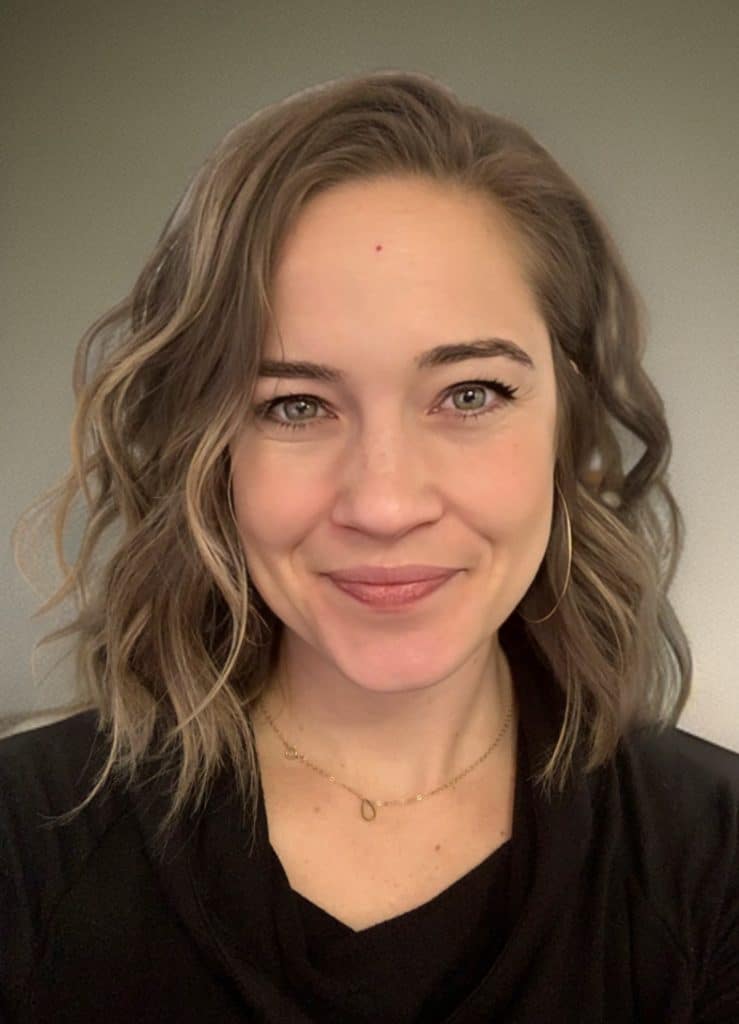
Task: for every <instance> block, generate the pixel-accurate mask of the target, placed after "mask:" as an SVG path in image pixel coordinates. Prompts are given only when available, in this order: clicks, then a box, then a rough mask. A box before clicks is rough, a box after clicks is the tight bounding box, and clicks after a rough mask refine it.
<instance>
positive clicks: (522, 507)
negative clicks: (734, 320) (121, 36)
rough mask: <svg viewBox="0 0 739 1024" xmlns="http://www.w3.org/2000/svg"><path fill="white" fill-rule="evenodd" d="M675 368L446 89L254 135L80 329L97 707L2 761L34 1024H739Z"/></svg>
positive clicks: (283, 114) (236, 134) (519, 142)
mask: <svg viewBox="0 0 739 1024" xmlns="http://www.w3.org/2000/svg"><path fill="white" fill-rule="evenodd" d="M642 352H643V335H642V328H641V320H640V310H639V306H638V300H637V297H636V294H635V290H634V288H633V286H632V285H631V284H630V282H629V279H628V276H627V273H626V271H625V270H624V267H623V265H622V263H621V261H620V259H619V256H618V253H617V251H616V248H615V246H614V243H613V241H612V240H611V239H610V237H609V235H608V233H607V230H606V228H605V226H604V225H603V223H602V222H601V220H600V219H599V218H598V216H597V215H596V213H595V212H594V211H593V209H592V207H591V205H590V204H589V202H588V200H587V199H586V197H585V196H584V195H583V193H582V192H581V191H580V190H579V189H578V188H577V187H576V186H575V184H574V183H573V182H572V181H571V180H570V179H569V178H568V177H567V175H566V174H565V173H564V171H563V170H562V169H561V168H560V167H559V166H558V164H557V163H556V162H555V161H554V160H553V158H552V157H551V156H550V155H549V153H548V152H547V151H546V150H545V149H543V148H542V147H541V146H540V145H538V144H537V143H536V142H535V141H534V140H533V139H532V138H531V136H530V135H529V134H528V133H527V132H526V131H524V130H523V129H522V128H520V127H518V126H517V125H515V124H513V123H511V122H510V121H507V120H505V119H503V118H500V117H495V116H492V115H490V114H488V113H486V112H483V111H481V110H479V109H475V108H472V107H469V106H466V105H464V104H462V103H461V102H460V101H459V100H458V99H457V98H456V97H455V96H453V95H452V94H451V93H450V92H449V91H448V90H447V89H446V88H444V87H443V86H441V85H440V84H439V83H437V82H435V81H434V80H432V79H429V78H427V77H425V76H422V75H417V74H404V73H396V72H393V73H377V74H370V75H366V76H362V77H359V78H355V79H346V80H339V81H335V82H332V83H329V84H328V85H325V86H322V87H320V88H315V89H311V90H308V91H307V92H304V93H301V94H299V95H297V96H294V97H291V98H289V99H288V100H287V101H285V102H282V103H279V104H277V105H275V106H272V107H269V108H267V109H266V110H263V111H261V112H260V113H258V114H257V115H256V116H254V117H253V118H251V119H250V120H249V121H247V122H246V123H245V124H243V125H241V126H240V127H238V128H236V129H235V130H234V131H233V132H231V133H230V134H229V135H228V136H227V137H226V139H225V140H224V141H223V143H222V144H221V145H220V146H219V147H218V148H217V149H216V150H215V152H214V153H213V154H212V156H211V157H210V158H209V159H208V160H207V162H206V163H205V165H204V167H203V168H202V170H201V171H200V172H199V174H198V175H197V176H196V178H195V179H194V181H193V182H192V184H191V186H190V187H189V189H188V190H187V192H186V194H185V196H184V198H183V199H182V201H181V202H180V203H179V205H178V206H177V208H176V209H175V211H174V213H173V214H172V216H171V217H170V219H169V221H168V222H167V224H166V227H165V229H164V232H163V234H162V237H161V240H160V242H159V244H158V245H157V247H156V250H155V252H154V253H153V254H152V256H151V259H150V260H149V262H148V264H147V265H146V267H145V268H144V270H143V272H142V273H141V275H140V276H139V278H138V280H137V282H136V283H135V285H134V288H133V290H132V292H131V294H130V295H129V296H128V297H127V298H126V299H125V300H123V301H122V302H121V303H120V304H119V305H118V306H116V307H115V308H114V309H113V310H111V311H110V312H109V313H108V314H107V315H106V316H104V317H103V318H102V319H101V320H100V321H98V322H97V323H96V324H94V325H93V326H92V328H91V329H90V331H89V332H88V334H87V335H86V336H85V338H83V340H82V342H81V344H80V349H79V354H78V359H77V363H76V367H75V387H76V393H77V396H78V406H77V413H76V417H75V422H74V429H73V439H74V443H73V456H74V467H73V469H72V471H71V472H70V475H69V477H68V479H67V480H65V481H64V482H63V484H62V485H61V486H60V488H59V489H58V490H57V491H56V492H53V493H52V494H51V496H50V498H49V500H48V501H47V502H46V504H44V505H42V506H41V510H42V511H43V512H46V511H47V510H54V509H55V510H56V516H57V518H56V531H57V537H58V538H61V536H62V532H63V529H64V524H65V521H66V518H67V516H68V513H69V511H70V507H71V503H72V501H73V499H74V497H75V495H76V494H77V493H78V491H79V490H80V489H81V490H82V491H83V493H84V495H85V499H86V502H87V519H86V530H85V533H84V536H83V539H82V543H81V547H80V551H79V556H78V558H77V559H76V561H75V563H74V564H72V565H71V566H65V570H66V573H67V575H66V579H65V582H64V584H63V586H62V587H61V589H60V591H59V592H58V594H57V598H56V602H57V603H58V602H59V601H61V600H62V599H63V598H65V597H67V596H70V595H75V596H76V598H77V600H78V602H79V615H78V616H77V617H76V619H75V621H74V622H73V623H72V624H71V625H69V626H68V627H67V628H66V629H64V630H62V631H57V633H55V634H52V636H55V637H57V636H64V635H74V636H75V638H76V640H77V651H78V669H79V673H78V674H79V678H80V680H81V683H84V685H85V686H86V687H87V690H86V696H87V699H88V700H89V704H90V708H89V709H88V710H86V711H84V712H81V713H78V714H74V715H71V716H69V717H67V718H66V719H65V720H64V721H61V722H58V723H56V724H54V725H51V726H46V727H44V728H41V729H37V730H32V731H28V732H25V733H23V734H20V735H16V736H12V737H9V738H6V739H5V740H4V741H3V744H2V746H1V748H0V749H1V750H2V757H1V759H0V760H1V765H2V775H3V803H4V809H3V811H2V828H3V831H4V833H5V845H4V853H3V858H4V861H5V866H4V872H3V886H4V891H3V893H2V905H3V907H4V910H3V917H4V928H5V937H4V940H3V941H4V949H5V955H4V961H3V974H2V995H3V1000H4V1008H5V1013H6V1015H7V1017H8V1019H9V1020H23V1021H30V1020H34V1021H35V1020H43V1021H46V1020H52V1019H53V1020H54V1021H56V1022H58V1021H67V1020H68V1021H86V1020H98V1019H105V1020H106V1021H111V1020H114V1021H115V1020H121V1021H123V1020H126V1021H130V1020H136V1021H163V1020H173V1021H174V1020H177V1021H190V1020H192V1021H203V1020H211V1019H212V1020H219V1021H221V1022H223V1021H242V1020H260V1021H277V1022H293V1021H294V1022H305V1021H342V1022H354V1021H377V1020H382V1021H428V1022H430V1021H455V1022H468V1021H488V1020H496V1021H497V1020H499V1021H516V1022H529V1021H532V1022H533V1021H536V1022H537V1024H540V1022H541V1021H566V1022H568V1024H570V1022H574V1021H587V1022H594V1021H599V1022H601V1021H602V1022H605V1021H609V1022H624V1021H635V1020H649V1021H650V1022H657V1021H665V1022H668V1021H669V1022H670V1024H680V1022H688V1021H691V1022H693V1021H702V1022H708V1021H711V1022H717V1021H725V1022H728V1021H729V1020H732V1021H733V1020H736V1019H739V943H738V941H737V921H738V915H739V893H738V891H737V875H738V874H739V873H738V872H737V858H738V855H739V839H738V835H737V830H738V824H737V823H738V820H739V812H738V809H737V804H738V801H737V790H736V785H735V784H736V779H737V775H738V774H739V771H738V763H737V762H739V757H738V756H737V755H735V754H732V753H731V752H729V751H727V750H722V749H721V748H717V747H713V746H711V745H710V744H706V743H704V742H703V741H701V740H698V739H696V738H693V737H690V736H688V735H687V734H685V733H683V732H681V731H680V730H678V729H677V728H676V725H675V723H676V721H677V719H678V717H679V714H680V712H681V710H682V708H683V707H684V705H685V702H686V700H687V697H688V693H689V681H690V653H689V648H688V644H687V641H686V639H685V636H684V633H683V631H682V629H681V627H680V625H679V623H678V621H677V619H676V617H675V615H674V612H673V610H672V608H671V605H670V603H669V600H668V598H667V589H668V587H669V583H670V581H671V579H672V576H673V572H674V569H675V564H676V561H677V558H678V554H679V550H680V545H681V537H682V521H681V518H680V513H679V510H678V508H677V506H676V504H675V501H674V499H673V497H672V495H671V493H670V490H669V487H668V486H667V483H666V481H665V474H666V465H667V461H668V457H669V451H670V437H669V432H668V429H667V426H666V423H665V418H664V412H663V407H662V404H661V402H660V399H659V397H658V395H657V393H656V391H655V389H654V387H653V385H652V384H651V382H650V381H649V379H648V377H647V375H646V373H645V371H644V369H643V366H642V364H641V356H642ZM617 430H618V431H620V433H621V439H620V440H619V439H618V435H617ZM633 440H637V441H638V442H640V443H641V446H642V447H643V451H642V453H641V454H640V456H639V457H638V458H637V459H632V460H631V462H632V464H631V465H630V466H627V465H626V463H627V462H628V461H629V456H628V450H627V449H628V444H629V442H630V441H633ZM656 499H661V503H662V504H661V507H660V506H658V504H657V501H656ZM665 512H666V517H665V515H664V513H665ZM660 513H661V514H660ZM111 528H112V529H115V530H117V533H116V534H114V536H113V537H112V538H111V541H112V543H111V544H110V546H109V547H108V548H107V549H106V554H105V555H104V556H101V555H100V554H99V552H100V550H101V545H102V544H103V541H104V539H105V538H107V537H109V529H111ZM22 539H23V535H22V534H21V535H20V536H19V546H20V544H21V543H22ZM59 550H61V544H59ZM96 555H97V560H96ZM709 756H710V760H709Z"/></svg>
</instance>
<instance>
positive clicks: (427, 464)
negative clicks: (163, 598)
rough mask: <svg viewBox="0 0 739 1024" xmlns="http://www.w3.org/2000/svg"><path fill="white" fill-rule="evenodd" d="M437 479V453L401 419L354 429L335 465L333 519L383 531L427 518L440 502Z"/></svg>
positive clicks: (398, 529)
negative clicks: (370, 427)
mask: <svg viewBox="0 0 739 1024" xmlns="http://www.w3.org/2000/svg"><path fill="white" fill-rule="evenodd" d="M435 462H436V465H435ZM442 479H443V477H442V476H441V475H440V467H439V465H438V457H437V459H436V460H435V459H434V452H433V451H432V450H431V448H430V447H429V446H427V445H424V443H423V441H422V439H421V438H419V437H417V436H416V435H415V434H414V433H413V431H412V430H411V429H409V428H408V426H407V424H404V423H403V422H398V423H397V424H396V425H394V426H392V425H391V426H389V425H388V423H387V422H385V423H384V424H382V425H379V426H378V427H377V428H376V429H374V430H373V429H369V428H368V429H365V430H363V431H362V432H359V431H358V432H357V435H356V437H355V438H354V439H352V441H351V442H350V443H349V444H348V445H347V448H346V450H345V451H344V452H343V453H342V458H341V462H340V466H339V467H338V470H337V476H336V490H335V495H334V503H333V521H334V522H335V523H336V524H337V525H340V526H344V527H352V528H354V529H358V530H362V531H363V532H366V533H373V534H384V535H393V534H400V533H404V532H406V531H407V530H409V529H412V528H413V527H415V526H418V525H420V524H423V523H428V522H433V521H434V520H436V519H438V517H439V516H440V515H441V512H442V508H443V498H442V493H441V490H440V481H441V480H442Z"/></svg>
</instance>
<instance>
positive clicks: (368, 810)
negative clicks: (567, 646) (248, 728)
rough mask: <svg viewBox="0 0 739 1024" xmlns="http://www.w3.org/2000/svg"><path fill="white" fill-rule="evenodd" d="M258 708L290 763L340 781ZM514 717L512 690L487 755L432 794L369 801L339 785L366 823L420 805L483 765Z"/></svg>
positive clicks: (342, 784) (331, 779)
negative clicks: (380, 813) (380, 811)
mask: <svg viewBox="0 0 739 1024" xmlns="http://www.w3.org/2000/svg"><path fill="white" fill-rule="evenodd" d="M256 706H257V707H258V708H259V710H260V711H261V712H262V714H263V715H264V717H265V718H266V719H267V721H268V722H269V724H270V725H271V726H272V728H273V729H274V731H275V732H276V733H277V735H278V736H279V738H280V740H281V741H282V744H283V746H284V747H285V751H284V755H285V758H286V759H287V760H288V761H302V762H303V764H304V765H306V766H307V767H308V768H312V769H313V771H315V772H318V774H319V775H323V777H324V778H326V779H328V781H329V782H337V781H338V780H337V779H336V776H335V775H330V774H329V773H328V772H327V771H324V769H323V768H319V766H318V765H317V764H313V763H312V762H311V761H309V760H308V759H307V757H306V756H305V754H301V753H299V752H298V751H297V750H296V749H295V747H294V746H293V745H292V744H291V743H288V742H287V740H286V739H285V737H284V736H283V735H282V733H281V732H280V730H279V729H278V728H277V726H276V725H275V723H274V722H273V721H272V718H271V716H270V714H269V712H268V711H267V709H266V708H265V707H264V705H263V704H262V702H261V701H258V702H257V704H256ZM512 717H513V689H512V688H511V703H510V707H509V708H508V712H507V714H506V716H505V719H504V721H503V725H502V727H501V730H500V732H499V733H498V735H497V737H496V738H495V740H494V742H493V743H492V744H491V746H489V747H488V749H487V750H486V751H485V753H484V754H483V755H482V756H481V757H478V759H477V760H476V761H475V762H473V764H471V765H470V766H469V767H468V768H465V769H464V771H462V772H460V773H459V775H455V776H454V778H453V779H451V780H450V781H449V782H445V783H444V785H443V786H438V787H437V788H436V789H432V790H431V792H430V793H416V795H415V796H409V797H407V798H406V799H405V800H369V799H368V798H367V797H366V796H362V794H361V793H358V792H357V791H356V789H352V788H351V786H347V785H346V784H345V783H343V782H338V785H339V786H341V787H342V788H343V789H345V790H347V792H349V793H351V794H352V796H355V797H356V798H357V799H358V800H359V813H360V814H361V816H362V818H363V819H364V821H374V820H375V818H376V817H377V808H378V807H391V806H392V805H397V806H401V807H404V806H406V805H407V804H414V803H420V802H421V801H422V800H426V799H428V798H429V797H432V796H435V795H436V794H437V793H441V791H442V790H444V789H448V788H449V787H450V786H453V785H454V784H455V783H456V782H459V780H460V779H462V778H464V776H465V775H468V774H469V773H470V772H471V771H472V769H473V768H477V766H478V765H479V764H482V762H483V761H484V760H485V758H486V757H488V756H489V755H490V754H491V753H492V752H493V750H495V748H496V747H497V745H498V744H499V743H500V741H501V740H502V739H503V737H504V736H505V734H506V731H507V729H508V726H509V725H510V723H511V718H512Z"/></svg>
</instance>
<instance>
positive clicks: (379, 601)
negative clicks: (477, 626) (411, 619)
mask: <svg viewBox="0 0 739 1024" xmlns="http://www.w3.org/2000/svg"><path fill="white" fill-rule="evenodd" d="M456 575H457V574H456V573H452V575H451V576H437V577H436V578H435V579H433V580H419V581H418V582H416V583H391V584H386V583H383V584H379V583H346V582H343V581H340V580H335V579H333V578H332V577H330V576H329V577H328V578H329V579H330V580H331V582H332V583H333V584H334V586H335V587H337V588H338V589H339V590H341V591H343V592H344V593H345V594H348V595H349V596H350V597H353V598H354V599H355V600H356V601H359V602H360V603H361V604H364V605H368V606H369V607H371V608H406V607H408V605H411V604H414V603H415V602H416V601H419V600H420V599H421V598H422V597H427V596H428V595H429V594H433V592H434V591H435V590H438V589H439V587H443V585H444V584H445V583H447V582H448V581H449V580H450V579H452V578H453V577H454V576H456Z"/></svg>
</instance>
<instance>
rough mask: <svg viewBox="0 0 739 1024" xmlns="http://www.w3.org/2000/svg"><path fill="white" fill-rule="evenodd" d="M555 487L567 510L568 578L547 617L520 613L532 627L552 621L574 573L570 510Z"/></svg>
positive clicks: (560, 492) (556, 484) (555, 483)
mask: <svg viewBox="0 0 739 1024" xmlns="http://www.w3.org/2000/svg"><path fill="white" fill-rule="evenodd" d="M554 485H555V487H556V488H557V491H558V492H559V496H560V498H561V499H562V504H563V506H564V510H565V522H566V524H567V576H566V577H565V585H564V587H563V588H562V593H561V594H560V595H559V597H558V598H557V603H556V604H555V606H554V608H552V610H551V611H550V612H549V613H548V614H547V615H545V616H544V617H543V618H541V619H527V618H526V616H525V615H524V614H523V613H522V612H519V613H518V614H519V615H520V616H521V618H522V619H523V621H524V622H528V623H529V624H530V625H535V624H537V623H539V622H546V620H547V619H550V618H551V617H552V615H554V613H555V612H556V610H557V609H558V608H559V605H560V602H561V600H562V598H563V597H564V596H565V593H566V591H567V587H568V586H569V585H570V575H571V572H572V523H571V522H570V510H569V509H568V508H567V502H566V501H565V496H564V494H562V490H561V488H560V486H559V484H558V483H557V481H556V480H555V481H554Z"/></svg>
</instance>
